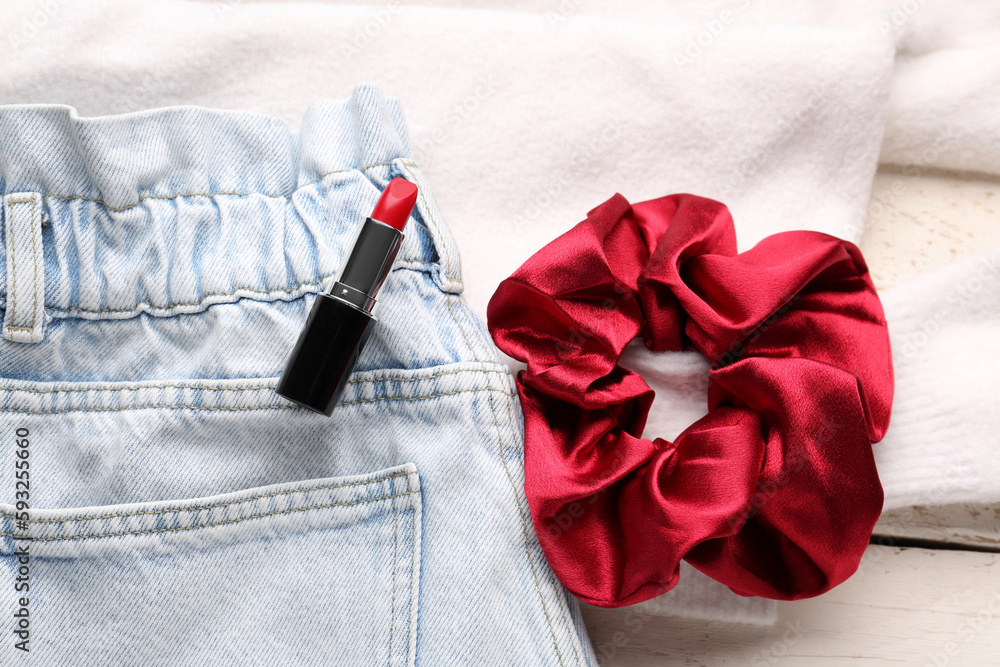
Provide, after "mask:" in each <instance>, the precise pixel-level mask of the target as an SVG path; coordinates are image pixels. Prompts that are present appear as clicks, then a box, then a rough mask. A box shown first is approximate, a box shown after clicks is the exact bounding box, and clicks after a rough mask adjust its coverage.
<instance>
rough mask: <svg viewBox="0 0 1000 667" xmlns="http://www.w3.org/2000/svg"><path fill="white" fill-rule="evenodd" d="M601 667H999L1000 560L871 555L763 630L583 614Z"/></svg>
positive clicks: (886, 550) (941, 553)
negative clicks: (830, 587)
mask: <svg viewBox="0 0 1000 667" xmlns="http://www.w3.org/2000/svg"><path fill="white" fill-rule="evenodd" d="M584 619H585V621H586V624H587V628H588V630H589V632H590V637H591V640H592V641H593V643H594V647H595V649H596V651H597V654H598V658H599V660H600V664H601V665H605V666H612V665H622V666H625V665H629V666H634V667H652V666H653V665H655V666H657V667H665V666H669V665H700V666H703V667H714V666H716V665H749V666H750V667H765V666H766V667H770V666H772V665H787V666H789V667H798V666H803V667H833V666H838V665H858V664H864V665H865V666H866V667H889V666H892V667H899V665H914V666H916V667H921V666H924V665H928V666H931V667H956V666H965V665H968V666H974V667H996V666H1000V554H993V553H976V552H967V551H954V550H927V549H906V548H896V547H882V546H876V545H873V546H871V547H869V549H868V551H867V552H866V554H865V558H864V559H863V560H862V564H861V567H860V568H859V570H858V572H857V574H855V576H853V577H852V578H851V579H849V580H848V581H847V582H845V583H844V584H842V585H841V586H839V587H837V588H835V589H834V590H832V591H830V592H829V593H827V594H826V595H823V596H820V597H818V598H813V599H811V600H800V601H796V602H781V603H779V604H778V622H777V623H776V624H775V625H774V626H772V627H759V626H750V625H739V624H732V623H721V622H718V621H693V620H687V619H680V618H669V617H663V616H653V615H641V614H637V613H636V612H635V611H634V610H631V609H629V608H624V609H599V608H596V607H589V606H585V607H584Z"/></svg>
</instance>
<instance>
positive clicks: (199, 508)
mask: <svg viewBox="0 0 1000 667" xmlns="http://www.w3.org/2000/svg"><path fill="white" fill-rule="evenodd" d="M409 474H410V473H409V472H397V473H395V474H392V475H388V476H386V477H377V478H375V479H372V480H369V481H367V482H346V483H344V484H324V485H322V486H310V487H308V488H304V489H289V490H288V491H276V492H274V493H265V494H263V495H259V496H249V497H247V498H241V499H239V500H232V501H230V502H227V503H215V504H212V505H199V506H197V507H178V508H176V509H164V510H148V511H145V512H121V513H118V514H95V515H93V516H79V517H66V518H62V519H32V520H31V523H66V522H69V521H93V520H96V519H114V518H116V517H125V516H148V515H157V514H178V513H183V512H200V511H203V510H210V509H215V508H216V507H229V506H230V505H240V504H242V503H249V502H253V501H256V500H262V499H264V498H276V497H278V496H289V495H292V494H295V493H308V492H310V491H323V490H325V489H349V488H355V487H361V486H370V485H372V484H378V483H379V482H387V481H389V480H390V479H396V478H397V477H405V476H407V475H409ZM407 489H409V481H408V480H407ZM0 517H6V518H8V519H15V518H17V517H16V516H15V515H13V514H7V513H6V512H4V511H3V510H0Z"/></svg>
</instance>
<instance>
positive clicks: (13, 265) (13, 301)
mask: <svg viewBox="0 0 1000 667" xmlns="http://www.w3.org/2000/svg"><path fill="white" fill-rule="evenodd" d="M27 203H28V202H26V201H23V200H18V201H14V200H13V199H12V200H10V202H9V206H8V208H9V215H8V220H7V230H6V231H7V233H8V234H10V251H9V252H8V253H7V255H8V257H10V271H11V280H10V282H11V286H10V321H11V323H13V322H16V321H17V249H16V248H15V247H14V239H16V238H17V234H16V233H14V219H13V218H14V205H15V204H27Z"/></svg>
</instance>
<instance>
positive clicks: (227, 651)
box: [0, 463, 421, 666]
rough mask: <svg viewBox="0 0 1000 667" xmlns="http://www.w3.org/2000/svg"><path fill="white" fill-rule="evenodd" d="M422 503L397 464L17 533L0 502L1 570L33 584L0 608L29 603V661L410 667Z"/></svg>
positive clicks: (34, 516)
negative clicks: (21, 574)
mask: <svg viewBox="0 0 1000 667" xmlns="http://www.w3.org/2000/svg"><path fill="white" fill-rule="evenodd" d="M420 499H421V491H420V481H419V478H418V475H417V470H416V467H415V466H414V465H413V464H412V463H407V464H404V465H402V466H398V467H395V468H390V469H387V470H382V471H379V472H375V473H370V474H366V475H358V476H351V477H332V478H326V479H310V480H306V481H297V482H292V483H284V484H275V485H271V486H262V487H257V488H251V489H246V490H242V491H237V492H234V493H226V494H221V495H215V496H210V497H203V498H195V499H185V500H171V501H157V502H146V503H134V504H128V505H109V506H100V507H87V508H70V509H58V510H33V511H31V512H30V522H29V523H28V525H27V527H26V529H25V526H23V525H18V524H17V522H16V519H15V508H14V507H12V506H11V505H4V504H0V536H2V539H0V569H2V570H3V571H6V572H8V573H11V574H12V575H14V576H15V577H16V575H17V572H18V568H19V567H20V564H19V563H23V562H24V561H25V560H27V561H28V564H27V567H28V570H29V574H28V577H29V578H28V579H27V582H28V584H29V586H30V588H29V589H25V590H22V591H21V592H18V593H14V592H13V590H12V589H13V586H12V585H5V586H4V591H3V593H0V600H3V601H4V602H5V604H4V605H3V608H4V609H8V610H10V609H12V608H14V607H15V605H16V603H17V600H18V598H19V597H25V598H27V599H28V604H27V608H28V610H29V615H30V616H29V618H30V630H31V634H30V654H31V661H32V664H46V665H70V664H72V665H81V666H82V665H172V666H174V665H320V664H322V665H327V664H329V665H390V666H402V665H413V664H414V660H415V648H416V622H417V591H418V582H419V569H420V526H421V523H420V512H421V502H420ZM25 549H26V550H27V552H28V558H27V559H25V558H24V557H23V556H21V557H20V561H19V556H18V554H19V553H23V551H24V550H25ZM11 595H13V596H14V599H11V598H10V596H11ZM7 616H8V618H9V614H8V615H7ZM5 634H9V632H5ZM10 650H11V648H10V647H9V646H8V647H5V648H4V653H5V654H6V653H9V652H10Z"/></svg>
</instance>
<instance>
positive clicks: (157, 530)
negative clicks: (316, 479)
mask: <svg viewBox="0 0 1000 667" xmlns="http://www.w3.org/2000/svg"><path fill="white" fill-rule="evenodd" d="M414 493H416V491H408V492H407V493H397V494H395V495H391V496H380V497H378V498H366V499H364V500H357V501H354V502H350V503H328V504H326V505H313V506H311V507H295V508H292V509H287V510H275V511H274V512H266V513H264V514H254V515H253V516H245V517H240V518H239V519H230V520H228V521H216V522H215V523H205V524H201V525H198V526H179V527H177V528H154V529H152V530H133V531H129V532H125V533H100V534H97V535H68V536H66V537H26V536H23V535H15V534H14V533H5V532H0V536H2V537H14V538H17V539H19V540H25V541H28V542H59V541H66V540H89V539H96V538H100V537H125V536H129V535H149V534H152V533H173V532H178V531H185V530H197V529H199V528H211V527H213V526H227V525H230V524H234V523H241V522H243V521H251V520H253V519H263V518H266V517H269V516H276V515H278V514H291V513H292V512H307V511H309V510H321V509H329V508H331V507H351V506H354V505H363V504H365V503H374V502H377V501H380V500H391V499H393V498H400V497H402V496H412V495H413V494H414Z"/></svg>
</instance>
